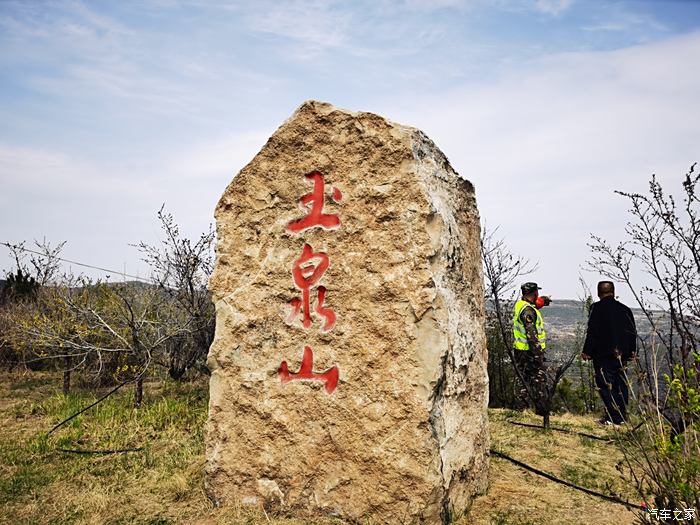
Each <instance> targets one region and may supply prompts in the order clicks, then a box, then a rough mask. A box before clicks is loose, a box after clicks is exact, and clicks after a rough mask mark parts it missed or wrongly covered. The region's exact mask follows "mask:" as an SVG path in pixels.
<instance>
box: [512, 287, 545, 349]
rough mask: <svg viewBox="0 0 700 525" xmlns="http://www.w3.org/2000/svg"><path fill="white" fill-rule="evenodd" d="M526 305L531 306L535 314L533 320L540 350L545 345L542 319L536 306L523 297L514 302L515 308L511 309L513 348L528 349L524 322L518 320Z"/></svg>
mask: <svg viewBox="0 0 700 525" xmlns="http://www.w3.org/2000/svg"><path fill="white" fill-rule="evenodd" d="M527 306H531V307H532V309H533V310H534V311H535V313H536V314H537V320H536V321H535V328H536V329H537V340H538V341H539V342H540V346H541V348H542V350H544V349H545V347H546V342H545V339H546V334H545V332H544V321H543V320H542V314H541V313H540V311H539V310H538V309H537V308H535V305H533V304H531V303H528V302H527V301H524V300H523V299H520V300H519V301H518V302H517V303H515V309H514V311H513V348H515V349H516V350H530V345H529V344H528V342H527V334H526V333H525V324H524V323H523V322H522V321H521V320H520V314H521V313H522V312H523V310H524V309H525V307H527Z"/></svg>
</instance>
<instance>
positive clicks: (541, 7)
mask: <svg viewBox="0 0 700 525" xmlns="http://www.w3.org/2000/svg"><path fill="white" fill-rule="evenodd" d="M571 4H573V0H537V1H536V2H535V8H536V9H537V10H538V11H542V12H543V13H547V14H549V15H555V16H556V15H558V14H559V13H561V12H563V11H565V10H567V9H568V8H569V7H571Z"/></svg>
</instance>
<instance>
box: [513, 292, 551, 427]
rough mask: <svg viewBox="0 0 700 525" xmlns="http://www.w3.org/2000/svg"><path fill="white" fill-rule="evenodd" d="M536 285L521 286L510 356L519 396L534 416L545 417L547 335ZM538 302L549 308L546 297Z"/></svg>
mask: <svg viewBox="0 0 700 525" xmlns="http://www.w3.org/2000/svg"><path fill="white" fill-rule="evenodd" d="M540 289H541V288H540V287H539V286H537V283H533V282H528V283H525V284H523V285H522V286H521V287H520V290H521V292H522V299H520V300H519V301H517V302H516V303H515V307H514V309H513V357H514V360H515V363H514V364H515V366H516V367H517V368H518V370H519V371H520V375H521V376H522V380H523V381H524V382H525V384H524V385H523V387H524V388H523V391H522V394H524V396H523V397H526V398H528V399H530V400H531V401H532V403H533V404H534V405H535V413H536V414H537V415H539V416H546V415H547V413H548V410H547V408H546V397H547V396H546V391H547V371H546V368H545V356H544V351H545V348H547V335H546V333H545V330H544V320H543V319H542V314H541V313H540V311H539V309H538V307H537V306H538V298H539V290H540ZM539 303H541V304H543V305H544V306H547V305H549V303H550V299H549V297H542V298H541V299H540V301H539Z"/></svg>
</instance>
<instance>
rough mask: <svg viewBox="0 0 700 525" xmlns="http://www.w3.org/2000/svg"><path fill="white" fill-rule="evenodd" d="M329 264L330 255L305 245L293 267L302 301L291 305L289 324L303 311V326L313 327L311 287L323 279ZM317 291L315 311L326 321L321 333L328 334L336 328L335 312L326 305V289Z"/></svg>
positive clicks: (320, 288) (296, 299) (297, 300)
mask: <svg viewBox="0 0 700 525" xmlns="http://www.w3.org/2000/svg"><path fill="white" fill-rule="evenodd" d="M329 264H330V261H329V259H328V255H326V254H325V253H323V252H314V251H313V248H311V246H310V245H308V244H304V248H303V249H302V251H301V256H300V257H299V258H298V259H297V260H296V261H294V266H293V267H292V276H293V277H294V284H295V285H296V286H297V288H299V289H300V290H301V299H299V298H298V297H295V298H294V299H292V300H291V301H290V303H289V304H290V306H291V307H292V312H291V314H290V316H289V318H288V319H287V322H288V323H289V324H292V323H293V322H294V321H295V320H296V319H297V318H298V317H299V316H300V315H301V314H302V310H303V319H302V321H301V324H302V326H303V327H304V328H309V327H310V326H311V287H312V286H314V285H315V284H316V283H317V282H318V281H319V280H320V279H321V277H322V276H323V274H324V273H325V272H326V270H327V269H328V265H329ZM317 291H318V298H317V299H316V305H315V308H314V310H315V311H316V313H317V314H318V315H319V316H320V317H322V318H323V319H324V323H323V327H322V328H321V331H322V332H328V331H329V330H331V329H332V328H333V326H335V319H336V317H335V312H334V311H333V309H331V308H328V307H326V306H325V304H324V303H325V300H326V291H327V290H326V287H325V286H319V287H318V288H317Z"/></svg>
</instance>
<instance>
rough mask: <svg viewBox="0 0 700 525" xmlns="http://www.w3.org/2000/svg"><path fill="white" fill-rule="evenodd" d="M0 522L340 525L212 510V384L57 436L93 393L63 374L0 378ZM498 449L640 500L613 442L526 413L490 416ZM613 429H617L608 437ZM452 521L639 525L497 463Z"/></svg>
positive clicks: (122, 406) (587, 423)
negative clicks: (208, 467)
mask: <svg viewBox="0 0 700 525" xmlns="http://www.w3.org/2000/svg"><path fill="white" fill-rule="evenodd" d="M0 380H1V381H2V383H1V385H0V506H2V509H3V511H2V513H1V514H0V523H3V524H5V523H6V524H13V525H14V524H18V523H32V524H49V523H77V524H83V523H86V524H87V523H113V524H117V523H141V524H161V525H162V524H168V523H188V524H189V523H201V524H212V525H213V524H220V523H223V524H227V523H230V524H238V523H246V524H250V525H255V524H267V523H273V524H278V525H281V524H290V525H291V524H299V525H301V524H302V523H318V524H331V523H336V524H338V523H343V522H341V521H339V520H334V519H316V520H301V519H288V518H285V517H283V516H273V515H271V514H265V513H264V512H260V511H251V510H246V509H241V508H237V507H228V508H223V509H215V508H213V507H212V505H211V503H210V502H209V500H208V499H207V497H206V495H205V493H204V482H203V469H204V449H203V443H202V437H203V434H202V432H203V424H204V419H205V417H206V410H207V384H206V382H200V383H197V384H184V385H178V384H175V383H171V382H151V383H149V384H147V385H146V390H145V403H144V406H143V407H142V408H141V409H140V410H138V411H135V410H132V409H131V405H130V401H131V392H123V393H122V392H119V393H118V394H116V395H115V396H113V397H112V398H109V399H108V400H107V401H106V402H105V403H103V404H101V405H99V406H98V407H97V408H95V409H93V410H91V411H90V412H88V413H86V414H84V415H82V416H80V417H78V418H76V419H75V420H73V421H72V422H71V424H69V425H67V427H66V428H64V429H61V430H60V431H58V432H57V433H56V434H54V435H52V436H51V437H50V438H49V439H45V438H43V437H42V433H43V432H46V430H47V429H49V428H51V426H52V425H54V424H55V423H56V422H58V421H60V420H61V419H62V418H64V417H66V416H67V415H69V414H71V413H72V412H73V411H74V410H76V408H78V407H82V406H85V405H87V404H89V403H90V402H91V401H93V400H94V399H95V397H94V396H93V395H88V394H81V393H78V394H75V395H72V396H70V397H69V398H67V399H65V398H63V396H61V395H60V380H59V377H58V376H53V375H51V374H45V373H28V374H21V375H20V374H8V373H3V374H2V376H1V377H0ZM489 416H490V427H491V428H490V430H491V444H492V447H493V448H494V449H495V450H499V451H501V452H504V453H506V454H508V455H510V456H512V457H514V458H515V459H518V460H520V461H523V462H525V463H528V464H530V465H532V466H534V467H537V468H539V469H541V470H544V471H546V472H548V473H551V474H554V475H556V476H559V477H561V478H563V479H565V480H568V481H570V482H572V483H575V484H579V485H583V486H586V487H588V488H591V489H594V490H598V491H600V492H604V493H606V494H615V495H618V496H621V497H623V498H628V497H629V498H631V499H632V500H633V501H634V500H636V498H635V497H634V494H633V493H631V492H630V490H629V489H628V488H627V486H626V485H625V484H624V483H623V481H622V479H621V477H620V474H619V473H618V471H617V470H616V465H617V463H618V461H620V459H621V458H620V457H619V454H618V453H617V451H616V449H615V448H614V446H613V445H612V444H610V443H606V442H603V441H597V440H592V439H589V438H586V437H581V436H576V435H570V434H564V433H559V432H543V431H541V430H538V429H531V428H525V427H520V426H515V425H513V424H511V423H509V420H511V419H513V418H515V419H517V420H519V421H529V422H533V423H534V422H536V421H537V420H536V419H535V418H534V417H533V416H530V415H528V414H521V413H517V412H510V411H507V410H491V411H490V412H489ZM552 424H553V426H565V427H567V428H570V429H572V430H579V431H584V432H588V433H596V434H600V435H603V434H604V432H605V431H607V429H601V428H596V426H595V424H594V423H593V422H592V417H574V416H568V415H567V416H562V417H553V418H552ZM608 432H609V431H608ZM58 448H65V449H81V450H86V449H88V450H95V449H99V450H103V449H111V450H115V449H119V450H123V449H136V450H131V451H129V452H124V453H119V454H77V453H67V452H61V451H59V450H58ZM455 518H456V520H455V523H457V524H460V525H467V524H472V523H477V524H479V523H482V524H487V523H493V524H518V525H524V524H540V523H542V524H550V523H567V524H584V523H585V524H591V523H601V524H603V523H630V522H632V520H633V518H634V515H633V514H632V513H631V512H630V511H628V510H626V508H625V507H624V506H622V505H618V504H614V503H609V502H607V501H604V500H601V499H599V498H596V497H593V496H588V495H586V494H584V493H581V492H579V491H576V490H574V489H570V488H567V487H564V486H562V485H558V484H556V483H554V482H552V481H549V480H547V479H544V478H541V477H539V476H536V475H534V474H531V473H529V472H527V471H525V470H523V469H521V468H520V467H517V466H515V465H513V464H512V463H509V462H508V461H506V460H503V459H500V458H496V457H492V459H491V475H490V488H489V492H488V493H487V494H486V495H484V496H481V497H479V498H478V499H477V500H476V501H475V502H474V505H473V506H472V509H471V511H470V513H469V514H468V515H467V516H461V517H455Z"/></svg>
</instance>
